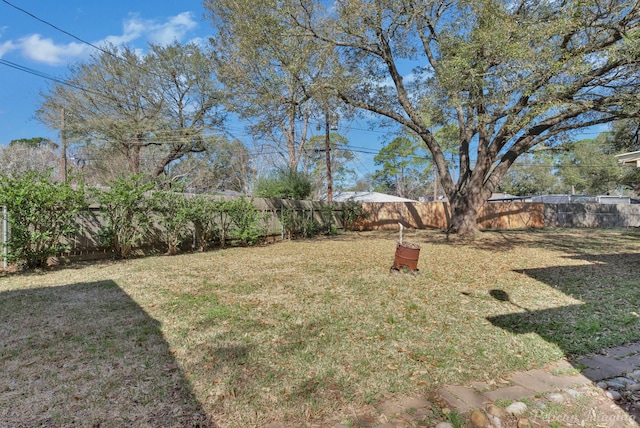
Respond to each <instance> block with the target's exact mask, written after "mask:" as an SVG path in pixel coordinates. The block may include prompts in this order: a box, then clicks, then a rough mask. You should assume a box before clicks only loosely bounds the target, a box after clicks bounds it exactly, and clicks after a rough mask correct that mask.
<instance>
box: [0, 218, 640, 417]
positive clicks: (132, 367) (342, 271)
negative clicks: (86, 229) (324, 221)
mask: <svg viewBox="0 0 640 428" xmlns="http://www.w3.org/2000/svg"><path fill="white" fill-rule="evenodd" d="M404 238H405V240H406V241H411V242H415V243H418V244H420V246H421V252H420V260H419V264H418V268H419V273H418V274H417V275H409V274H403V273H391V272H390V270H389V268H390V267H391V265H392V263H393V256H394V252H395V242H396V239H397V235H396V234H395V233H387V232H367V233H347V234H342V235H338V236H335V237H329V238H319V239H313V240H300V241H290V242H281V243H277V244H273V245H267V246H262V247H254V248H230V249H227V250H220V251H212V252H208V253H199V254H186V255H180V256H175V257H166V256H158V257H149V258H144V259H136V260H129V261H123V262H102V263H87V264H75V265H71V266H67V267H65V268H61V269H57V270H53V271H46V272H37V273H27V274H17V275H16V274H7V275H4V276H2V275H1V274H0V367H1V370H0V426H12V427H15V426H65V425H73V424H75V425H77V426H101V427H109V426H176V427H178V426H199V425H200V426H205V425H207V424H208V423H215V424H216V425H219V426H223V427H246V426H264V425H266V424H268V423H270V422H274V421H278V422H282V423H284V424H286V425H292V426H299V425H305V424H312V423H317V424H336V423H344V424H347V425H348V424H350V423H353V420H354V419H353V418H354V415H356V414H361V413H362V412H363V411H365V412H370V413H375V411H376V405H377V404H378V403H380V401H381V400H382V399H388V398H392V397H395V396H402V395H427V396H429V394H430V393H431V392H433V391H434V390H435V388H437V387H438V386H439V385H442V384H445V383H456V384H461V383H465V382H468V381H471V380H478V381H482V380H491V379H497V378H500V377H501V376H505V375H507V374H508V373H510V372H512V371H515V370H525V369H531V368H534V367H540V366H542V365H544V364H546V363H548V362H550V361H554V360H557V359H559V358H562V357H563V356H569V357H571V356H572V355H579V354H583V353H586V352H590V351H594V350H597V349H600V348H603V347H606V346H614V345H621V344H624V343H627V342H630V341H632V340H634V339H635V340H637V339H638V337H640V319H639V315H638V313H639V312H640V293H639V292H638V272H640V231H637V230H590V229H589V230H587V229H584V230H542V231H505V232H485V233H482V234H481V236H479V237H478V238H477V239H475V240H474V241H472V242H457V241H447V240H446V238H445V236H444V234H442V233H441V232H437V231H406V230H405V236H404ZM441 417H442V416H441V414H439V413H438V412H437V411H436V412H434V414H433V418H432V419H430V420H425V421H424V424H425V425H429V424H433V423H434V422H435V421H437V420H439V418H441Z"/></svg>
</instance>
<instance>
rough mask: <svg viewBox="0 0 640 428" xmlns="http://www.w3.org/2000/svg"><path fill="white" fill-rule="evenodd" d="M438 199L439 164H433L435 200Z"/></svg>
mask: <svg viewBox="0 0 640 428" xmlns="http://www.w3.org/2000/svg"><path fill="white" fill-rule="evenodd" d="M437 200H438V166H437V165H435V164H434V165H433V202H436V201H437Z"/></svg>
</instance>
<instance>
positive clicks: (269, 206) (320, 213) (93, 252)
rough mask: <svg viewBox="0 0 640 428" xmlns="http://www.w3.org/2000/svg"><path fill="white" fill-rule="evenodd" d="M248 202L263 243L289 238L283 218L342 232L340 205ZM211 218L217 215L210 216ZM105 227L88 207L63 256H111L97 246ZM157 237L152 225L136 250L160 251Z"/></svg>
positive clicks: (97, 209)
mask: <svg viewBox="0 0 640 428" xmlns="http://www.w3.org/2000/svg"><path fill="white" fill-rule="evenodd" d="M211 199H212V200H220V201H222V200H230V199H233V197H225V196H220V197H216V196H213V197H212V198H211ZM252 201H253V205H254V206H255V208H256V209H257V210H258V211H261V212H263V213H264V214H266V215H265V217H264V219H263V220H262V225H261V226H262V228H263V230H264V238H265V239H273V240H277V239H282V238H287V237H289V236H290V233H288V230H287V229H286V228H285V225H284V222H283V216H285V215H288V216H290V217H292V216H295V217H298V218H300V219H302V220H304V221H308V222H312V223H313V224H314V225H315V227H316V228H317V229H316V230H317V231H318V232H319V233H322V232H323V231H324V230H327V231H328V230H329V229H343V228H344V226H343V219H342V211H343V206H344V204H343V203H334V204H332V205H331V206H329V205H328V204H327V203H325V202H317V201H295V200H288V199H264V198H255V199H253V200H252ZM212 215H218V213H212ZM105 225H106V220H105V219H104V215H103V212H102V210H101V209H100V207H99V206H97V205H96V206H92V207H91V208H90V209H89V210H88V211H84V212H81V213H79V215H78V216H77V218H76V222H75V226H76V229H77V232H75V233H72V234H69V235H67V236H65V237H64V238H63V243H64V244H66V245H67V247H68V252H67V255H69V256H75V257H76V258H78V257H79V258H92V257H97V258H100V257H102V255H105V254H107V255H108V254H111V251H112V250H111V249H110V248H105V247H104V246H102V245H101V239H100V235H101V230H102V229H103V228H104V226H105ZM192 232H193V231H192ZM161 233H162V225H160V224H155V223H154V224H153V226H152V228H151V230H150V231H149V233H148V234H147V235H146V237H145V239H144V241H143V242H142V243H141V244H140V246H139V247H140V248H145V249H159V248H161V247H162V244H161V240H160V235H161ZM192 244H193V245H192ZM195 244H196V243H195V237H194V242H193V243H192V242H190V240H189V239H187V240H186V242H185V246H186V247H191V246H194V247H195Z"/></svg>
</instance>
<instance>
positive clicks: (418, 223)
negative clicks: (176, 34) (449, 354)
mask: <svg viewBox="0 0 640 428" xmlns="http://www.w3.org/2000/svg"><path fill="white" fill-rule="evenodd" d="M213 199H214V200H215V199H217V200H225V199H230V198H229V197H214V198H213ZM253 204H254V206H255V207H256V209H258V210H259V211H262V212H263V213H266V214H268V215H266V216H265V218H264V220H263V228H264V237H265V238H266V239H272V240H277V239H287V238H290V237H293V236H295V234H296V233H292V232H291V229H290V228H289V227H290V226H288V223H287V221H286V218H289V219H290V218H291V216H295V217H297V218H298V220H300V221H302V222H309V223H311V224H313V225H314V227H316V228H318V229H316V232H319V233H322V232H324V231H329V230H338V229H344V224H343V219H344V216H343V212H344V211H345V209H347V207H348V204H346V203H339V202H338V203H333V204H331V205H329V204H327V203H326V202H318V201H294V200H285V199H261V198H256V199H253ZM362 208H363V212H364V213H365V214H366V217H367V218H365V219H362V220H360V221H358V222H357V223H356V224H355V228H357V229H358V230H385V229H386V230H395V229H397V228H398V223H402V224H403V225H404V226H405V227H409V228H415V229H426V228H433V229H446V228H447V226H448V224H449V219H450V218H451V212H450V208H449V204H448V203H444V202H375V203H374V202H365V203H362ZM287 216H288V217H287ZM6 217H7V214H6V213H5V212H4V210H3V209H2V207H0V267H2V264H6V262H5V256H6V254H5V252H6V245H3V242H4V243H6V240H7V239H8V235H10V233H8V232H9V230H8V228H7V222H6ZM105 224H106V223H105V220H104V218H103V216H102V212H101V210H100V208H99V207H93V208H92V209H90V210H89V211H86V212H83V213H80V214H79V215H78V217H77V220H76V225H77V227H78V232H77V233H74V234H72V235H68V236H66V237H65V238H64V241H65V243H66V244H68V247H69V253H68V254H67V255H70V256H73V257H75V258H86V259H89V258H95V257H102V256H103V255H108V254H111V250H110V249H107V248H104V247H103V246H101V242H100V233H101V230H102V228H103V226H104V225H105ZM478 226H479V227H480V228H482V229H523V228H539V227H640V205H631V204H618V205H614V204H595V203H586V204H585V203H572V204H543V203H531V202H523V201H504V202H502V201H501V202H488V203H486V204H485V205H484V206H483V207H482V209H481V210H480V212H479V213H478ZM161 231H162V229H161V226H160V225H155V226H154V228H152V231H151V233H150V234H149V235H148V236H147V238H146V241H145V242H143V243H142V245H141V248H160V247H161V244H160V242H161V241H160V238H159V237H160V233H161ZM187 241H189V240H188V239H187ZM185 245H186V247H191V246H195V241H194V242H193V245H192V243H190V242H186V243H185Z"/></svg>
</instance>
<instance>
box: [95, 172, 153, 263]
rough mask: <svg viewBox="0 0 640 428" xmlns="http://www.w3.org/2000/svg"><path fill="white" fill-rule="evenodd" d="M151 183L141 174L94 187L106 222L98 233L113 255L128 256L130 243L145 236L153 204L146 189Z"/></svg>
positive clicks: (136, 241)
mask: <svg viewBox="0 0 640 428" xmlns="http://www.w3.org/2000/svg"><path fill="white" fill-rule="evenodd" d="M153 186H154V183H153V182H145V181H144V176H143V175H133V176H131V177H122V178H119V179H117V180H114V181H112V182H111V183H110V188H109V190H95V196H96V198H97V200H98V202H99V203H100V206H101V208H102V211H103V212H104V215H105V218H106V222H107V224H106V225H105V227H104V228H103V229H102V231H101V234H102V237H103V238H104V243H105V244H106V245H108V246H110V247H112V248H113V250H114V252H115V255H116V257H120V258H127V257H129V256H130V255H131V251H132V249H133V247H134V246H135V245H138V244H139V243H140V242H142V240H143V239H144V238H145V237H146V236H147V233H148V232H149V229H150V228H151V214H152V204H151V203H150V200H149V197H148V196H147V194H146V193H147V192H148V191H149V190H151V189H153Z"/></svg>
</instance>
